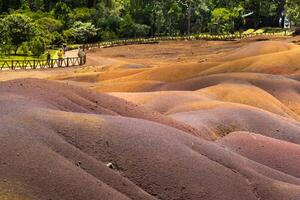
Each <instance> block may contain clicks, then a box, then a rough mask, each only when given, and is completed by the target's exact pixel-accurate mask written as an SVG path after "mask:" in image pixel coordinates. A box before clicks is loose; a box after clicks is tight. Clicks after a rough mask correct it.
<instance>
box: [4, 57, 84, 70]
mask: <svg viewBox="0 0 300 200" xmlns="http://www.w3.org/2000/svg"><path fill="white" fill-rule="evenodd" d="M85 63H86V57H82V58H80V57H71V58H62V59H51V60H50V61H47V60H0V69H1V70H27V69H47V68H59V67H73V66H81V65H84V64H85Z"/></svg>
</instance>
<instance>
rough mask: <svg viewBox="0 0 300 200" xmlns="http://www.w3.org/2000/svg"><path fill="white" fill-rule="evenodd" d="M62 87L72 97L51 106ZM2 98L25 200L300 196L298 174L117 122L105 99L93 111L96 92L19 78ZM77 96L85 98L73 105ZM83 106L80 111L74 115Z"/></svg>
mask: <svg viewBox="0 0 300 200" xmlns="http://www.w3.org/2000/svg"><path fill="white" fill-rule="evenodd" d="M23 87H24V88H23ZM28 88H30V91H34V92H32V93H29V94H28V93H27V92H26V91H29V90H28ZM56 88H60V89H63V90H64V93H65V94H66V95H65V96H56V98H52V97H53V93H51V90H52V89H53V90H54V89H56ZM0 91H1V97H0V98H1V100H0V102H1V105H2V106H1V138H0V139H1V151H0V152H1V153H0V154H1V157H2V158H3V159H2V160H1V165H0V171H1V173H0V174H1V175H0V180H2V181H1V182H4V183H5V184H4V186H3V187H5V188H7V191H8V192H7V195H16V194H18V195H20V198H18V199H22V198H23V197H25V198H28V199H49V198H54V199H86V198H88V199H99V197H101V199H220V200H221V199H222V200H224V199H228V200H229V199H241V196H243V199H253V200H256V199H257V198H263V199H274V200H276V199H278V200H279V199H282V198H283V197H288V198H289V199H295V200H296V199H298V198H299V197H300V186H299V185H300V179H298V178H297V177H296V176H292V175H291V174H286V173H283V172H281V171H278V170H277V169H274V168H272V167H269V166H267V165H262V164H261V163H259V162H255V161H251V160H249V159H248V158H246V157H241V156H240V155H239V154H236V153H234V152H231V151H229V150H227V149H224V148H222V147H220V146H219V145H218V144H214V143H213V142H209V141H206V140H204V139H201V138H200V137H195V136H192V135H191V134H190V133H188V132H183V131H180V130H179V129H174V128H172V127H171V126H166V125H162V124H160V123H155V122H151V121H148V120H144V119H140V118H138V116H133V117H134V118H128V116H120V113H119V114H115V111H114V109H115V105H114V106H109V105H107V103H106V102H105V101H106V100H107V99H109V98H110V97H109V96H107V95H106V98H102V97H101V94H99V95H97V94H94V95H95V96H94V98H95V99H98V100H99V104H100V105H107V106H102V108H101V110H97V109H96V110H95V111H92V110H90V105H89V104H87V103H86V101H87V99H88V98H89V95H88V94H89V93H86V94H85V92H86V91H85V90H82V89H80V88H77V87H73V86H67V85H65V84H57V83H53V82H49V81H41V80H35V79H28V80H18V81H10V82H5V83H2V84H1V86H0ZM56 94H60V93H59V91H57V92H56ZM70 94H72V95H73V96H80V98H74V99H70V97H69V100H68V101H65V98H66V96H70ZM10 96H16V98H14V99H12V100H11V101H10V102H7V101H5V100H6V98H7V97H10ZM75 99H76V105H80V109H79V108H78V110H75V109H73V110H70V109H69V106H70V104H74V102H75ZM112 99H114V98H112ZM116 101H117V100H116ZM119 101H121V100H119ZM16 105H17V106H16ZM123 105H124V104H123ZM125 106H126V105H125ZM126 107H127V108H128V107H129V106H126ZM104 109H106V110H105V111H104ZM123 109H126V108H123V106H122V105H120V107H119V108H118V110H119V111H120V110H123ZM139 109H142V108H141V107H140V108H139ZM121 115H122V114H121ZM275 151H276V150H275ZM108 162H112V163H113V164H114V166H115V170H112V169H109V168H108V167H106V164H107V163H108ZM245 166H247V168H245ZM86 186H88V187H86ZM287 186H288V187H287ZM82 188H84V190H82Z"/></svg>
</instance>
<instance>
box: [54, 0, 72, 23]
mask: <svg viewBox="0 0 300 200" xmlns="http://www.w3.org/2000/svg"><path fill="white" fill-rule="evenodd" d="M52 12H53V15H54V17H55V18H56V19H59V20H61V21H62V22H63V24H64V26H65V27H67V26H68V24H69V22H70V20H71V17H70V14H71V8H70V7H69V6H68V5H67V4H66V3H64V2H62V1H59V2H58V3H57V4H56V5H55V7H54V9H53V11H52Z"/></svg>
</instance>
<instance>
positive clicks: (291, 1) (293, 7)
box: [286, 0, 300, 25]
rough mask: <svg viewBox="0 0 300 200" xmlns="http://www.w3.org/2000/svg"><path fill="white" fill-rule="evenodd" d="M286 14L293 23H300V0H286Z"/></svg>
mask: <svg viewBox="0 0 300 200" xmlns="http://www.w3.org/2000/svg"><path fill="white" fill-rule="evenodd" d="M286 10H287V16H288V17H289V19H290V20H291V21H292V22H293V23H294V24H295V25H299V23H300V2H299V1H298V0H287V2H286Z"/></svg>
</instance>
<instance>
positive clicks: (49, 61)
mask: <svg viewBox="0 0 300 200" xmlns="http://www.w3.org/2000/svg"><path fill="white" fill-rule="evenodd" d="M47 65H48V66H50V67H51V54H50V51H48V52H47Z"/></svg>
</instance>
